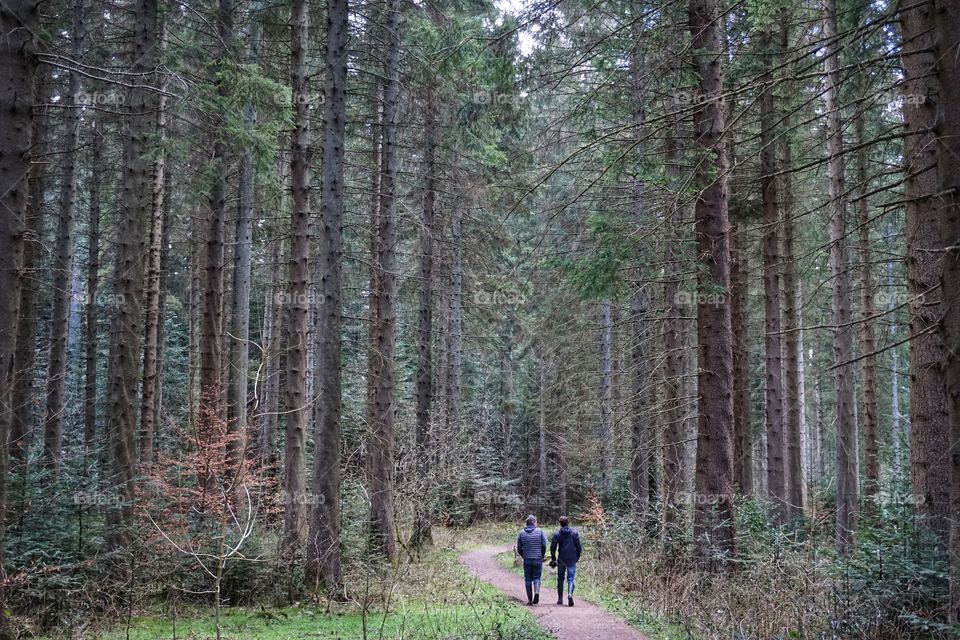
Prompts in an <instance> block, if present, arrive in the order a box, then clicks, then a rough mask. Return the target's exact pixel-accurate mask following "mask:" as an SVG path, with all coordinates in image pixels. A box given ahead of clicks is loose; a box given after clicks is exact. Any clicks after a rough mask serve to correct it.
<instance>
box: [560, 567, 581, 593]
mask: <svg viewBox="0 0 960 640" xmlns="http://www.w3.org/2000/svg"><path fill="white" fill-rule="evenodd" d="M564 574H566V578H567V595H571V596H572V595H573V579H574V578H575V577H576V575H577V565H576V564H563V563H562V562H558V563H557V593H560V594H563V578H564Z"/></svg>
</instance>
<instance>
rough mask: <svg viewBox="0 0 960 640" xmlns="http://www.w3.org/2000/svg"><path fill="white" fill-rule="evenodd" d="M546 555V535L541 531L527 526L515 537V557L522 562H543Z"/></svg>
mask: <svg viewBox="0 0 960 640" xmlns="http://www.w3.org/2000/svg"><path fill="white" fill-rule="evenodd" d="M546 554H547V535H546V534H545V533H544V532H543V529H540V528H539V527H535V526H533V525H527V526H526V527H524V528H523V531H521V532H520V535H518V536H517V555H519V556H520V557H521V558H523V561H524V562H543V556H545V555H546Z"/></svg>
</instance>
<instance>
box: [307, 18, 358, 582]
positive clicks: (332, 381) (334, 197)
mask: <svg viewBox="0 0 960 640" xmlns="http://www.w3.org/2000/svg"><path fill="white" fill-rule="evenodd" d="M349 18H350V8H349V6H348V4H347V0H329V2H328V4H327V51H326V60H327V71H326V74H327V75H326V79H325V81H324V112H325V113H324V130H323V173H322V174H321V178H320V193H321V197H322V202H321V205H320V206H321V209H320V224H321V225H322V234H321V237H320V241H319V256H318V260H317V268H318V269H319V270H321V273H320V274H318V276H319V277H318V278H317V280H318V283H319V285H318V286H319V287H320V295H321V299H322V300H323V304H322V306H321V307H320V308H319V310H318V314H319V322H318V324H317V359H316V360H317V361H316V365H317V368H316V385H317V388H318V390H319V397H318V404H317V415H316V418H315V427H314V428H315V432H314V441H315V443H316V446H315V454H314V467H313V495H314V496H315V497H316V506H315V507H314V510H313V517H312V518H311V521H310V537H309V540H310V543H309V544H308V545H307V579H308V580H310V581H313V582H316V581H319V580H322V581H323V583H324V585H326V587H327V588H328V589H334V588H335V587H337V586H338V585H339V584H340V581H341V571H340V415H341V407H342V402H343V400H342V391H341V375H342V374H341V368H342V364H341V360H342V358H341V351H342V342H341V333H342V325H343V308H342V307H343V292H342V289H343V285H342V268H341V263H342V260H343V246H342V245H343V241H342V228H343V211H344V203H343V181H344V144H343V139H344V131H345V128H346V82H347V39H348V36H349Z"/></svg>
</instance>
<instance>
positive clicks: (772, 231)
mask: <svg viewBox="0 0 960 640" xmlns="http://www.w3.org/2000/svg"><path fill="white" fill-rule="evenodd" d="M761 42H762V43H763V44H762V46H763V47H764V49H766V51H765V53H766V55H765V56H764V57H765V59H766V60H767V61H768V62H767V64H768V67H767V69H768V70H767V72H766V73H765V74H764V76H763V78H762V79H763V83H764V84H763V90H762V93H761V97H760V171H761V176H760V195H761V200H762V208H763V225H764V228H763V292H764V305H763V311H764V330H765V331H764V358H765V360H764V362H765V371H766V376H765V386H764V407H765V409H766V424H765V427H766V432H767V495H768V496H769V497H770V500H771V501H772V503H773V514H772V515H773V520H774V521H775V522H777V523H780V524H783V523H784V522H785V521H786V520H787V518H788V517H789V506H788V504H787V477H786V433H785V431H784V419H783V404H784V403H783V337H782V331H781V329H782V328H783V325H782V321H781V316H780V300H781V286H780V275H781V274H780V270H781V266H780V224H781V221H780V193H779V186H780V183H779V180H777V177H776V175H775V174H776V170H777V168H778V167H777V154H776V145H777V142H776V138H775V132H774V130H773V127H774V124H775V122H776V114H775V112H774V104H773V73H772V71H769V69H770V68H771V66H772V64H773V53H772V49H773V40H772V37H771V34H770V31H769V30H768V31H765V32H764V33H763V35H762V37H761Z"/></svg>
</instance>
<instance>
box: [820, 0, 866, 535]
mask: <svg viewBox="0 0 960 640" xmlns="http://www.w3.org/2000/svg"><path fill="white" fill-rule="evenodd" d="M823 28H824V38H825V39H826V41H827V45H826V54H825V57H824V70H825V75H826V77H825V89H824V92H823V99H824V108H825V110H826V120H827V127H826V128H827V160H828V163H827V175H828V179H829V195H830V275H831V278H832V280H833V300H832V311H831V313H832V317H833V325H834V328H833V364H834V366H835V367H836V368H835V369H834V386H835V389H836V402H835V406H836V411H837V413H836V420H835V424H836V430H837V523H836V524H837V526H836V535H837V546H838V547H839V549H840V551H841V552H843V553H846V552H849V551H850V550H851V549H852V547H853V544H854V541H855V533H856V528H857V489H858V487H857V423H856V419H855V417H854V413H853V412H854V395H853V368H852V367H851V365H850V364H849V362H850V360H851V359H852V355H853V332H854V329H852V328H851V325H850V316H851V312H850V274H849V270H848V260H847V239H846V232H847V221H846V215H847V199H846V188H845V186H844V168H843V162H844V160H843V137H842V136H843V128H842V122H841V113H840V103H839V99H838V96H839V82H840V51H839V49H840V46H839V43H838V37H837V3H836V0H827V1H826V4H825V11H824V16H823Z"/></svg>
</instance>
